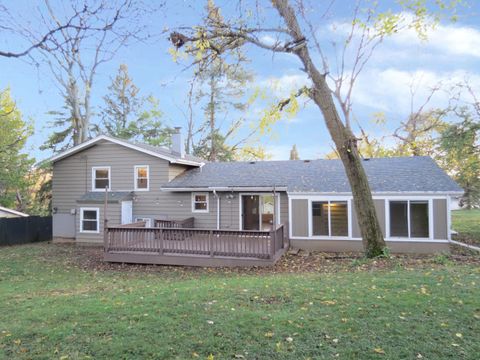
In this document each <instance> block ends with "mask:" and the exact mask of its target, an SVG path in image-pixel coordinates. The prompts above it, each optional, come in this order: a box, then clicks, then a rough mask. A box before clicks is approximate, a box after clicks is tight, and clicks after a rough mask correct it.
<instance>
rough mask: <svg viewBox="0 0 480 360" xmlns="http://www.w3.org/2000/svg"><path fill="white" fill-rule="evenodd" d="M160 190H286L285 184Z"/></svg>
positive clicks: (164, 189) (167, 189) (166, 189)
mask: <svg viewBox="0 0 480 360" xmlns="http://www.w3.org/2000/svg"><path fill="white" fill-rule="evenodd" d="M161 190H162V191H170V192H192V191H225V192H231V191H234V192H248V191H259V192H261V191H287V187H286V186H208V187H183V188H182V187H176V188H172V187H170V188H169V187H162V188H161Z"/></svg>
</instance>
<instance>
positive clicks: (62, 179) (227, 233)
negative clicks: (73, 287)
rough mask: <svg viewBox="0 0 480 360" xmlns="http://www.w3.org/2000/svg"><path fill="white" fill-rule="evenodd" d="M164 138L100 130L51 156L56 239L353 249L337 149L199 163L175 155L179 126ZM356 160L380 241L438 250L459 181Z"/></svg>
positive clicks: (219, 248) (198, 251)
mask: <svg viewBox="0 0 480 360" xmlns="http://www.w3.org/2000/svg"><path fill="white" fill-rule="evenodd" d="M172 143H173V146H172V149H166V148H161V147H153V146H149V145H145V144H137V143H131V142H128V141H125V140H120V139H116V138H111V137H108V136H104V135H102V136H99V137H97V138H95V139H92V140H89V141H87V142H85V143H83V144H80V145H78V146H75V147H73V148H71V149H69V150H67V151H65V152H64V153H61V154H59V155H57V156H55V157H53V158H52V162H53V184H52V187H53V190H52V191H53V198H52V206H53V235H54V238H69V239H73V240H74V241H76V242H77V243H90V244H91V243H99V244H103V245H104V246H106V247H108V248H111V249H116V253H122V254H123V255H122V256H117V257H112V256H110V257H109V260H111V261H125V262H128V261H133V260H134V261H133V262H157V263H174V264H177V263H178V262H175V261H173V260H171V256H170V257H167V258H166V259H164V258H165V257H166V256H167V255H166V254H170V255H172V254H177V255H180V254H181V255H186V254H189V256H191V257H192V259H193V258H194V257H195V258H201V257H202V256H207V255H208V256H210V257H211V258H216V257H217V255H218V256H219V257H220V255H221V257H222V258H223V257H227V256H231V257H232V256H233V257H237V258H255V259H256V260H258V258H259V257H260V258H261V257H264V258H265V259H267V258H268V259H270V260H272V259H273V260H275V259H276V258H278V256H280V255H281V253H282V251H284V250H285V247H286V246H287V245H286V244H288V243H289V244H290V246H293V247H296V248H302V249H315V250H322V251H357V250H361V249H362V244H361V237H360V230H359V227H358V224H357V220H356V219H357V215H356V213H355V209H354V207H353V203H352V195H351V191H350V186H349V183H348V180H347V177H346V175H345V171H344V168H343V165H342V163H341V162H340V161H339V160H290V161H258V162H254V161H252V162H230V163H205V162H203V161H202V160H201V159H198V158H195V157H193V156H189V155H187V154H185V152H184V149H183V141H182V138H181V134H180V131H179V130H177V132H176V133H175V134H174V135H173V137H172ZM364 167H365V170H366V173H367V176H368V179H369V182H370V186H371V189H372V192H373V197H374V202H375V208H376V210H377V215H378V218H379V221H380V225H381V228H382V231H383V232H384V236H385V238H386V240H387V243H388V246H389V247H390V249H391V250H392V251H394V252H437V251H445V250H447V251H448V242H449V239H450V199H451V197H452V196H456V195H459V194H461V193H462V189H461V188H460V187H459V186H458V185H457V184H456V183H455V182H454V181H453V180H451V179H450V177H449V176H448V175H447V174H446V173H445V172H444V171H443V170H441V169H440V168H439V167H438V166H437V165H436V163H435V162H434V161H433V160H432V159H430V158H429V157H398V158H378V159H365V160H364ZM105 212H106V217H105ZM105 219H107V220H108V231H106V232H104V220H105ZM128 224H130V225H128ZM139 226H141V228H140V227H139ZM185 228H189V229H190V230H189V232H187V231H186V230H185ZM279 237H281V240H279ZM212 239H213V240H212ZM252 239H255V240H252ZM218 241H220V243H218ZM133 244H136V245H133ZM114 245H115V246H114ZM152 249H154V250H155V251H154V252H155V253H156V255H155V256H153V255H152V256H150V255H151V254H150V255H149V256H147V255H146V253H149V252H152V251H150V250H152ZM131 251H134V252H135V254H136V257H135V258H131V257H130V258H128V257H127V255H125V254H126V253H129V252H131ZM140 253H142V254H143V253H145V254H143V255H145V256H147V257H145V256H144V257H143V258H142V256H143V255H142V256H140V255H139V254H140ZM158 254H160V255H161V256H163V257H164V258H162V259H160V260H159V256H160V255H158ZM177 258H178V256H177ZM132 259H133V260H132ZM192 259H187V258H186V257H182V261H180V262H181V263H185V264H191V262H189V261H194V260H192ZM202 261H203V260H202ZM194 262H195V261H194ZM247 263H248V262H247ZM264 263H267V262H266V261H265V262H264ZM195 264H197V263H196V262H195ZM199 264H203V265H204V264H212V262H211V259H210V262H206V261H205V262H200V263H199ZM218 264H219V265H221V264H222V262H221V261H218Z"/></svg>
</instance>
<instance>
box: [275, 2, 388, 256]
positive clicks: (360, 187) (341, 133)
mask: <svg viewBox="0 0 480 360" xmlns="http://www.w3.org/2000/svg"><path fill="white" fill-rule="evenodd" d="M273 5H274V6H275V8H276V9H277V10H278V12H279V14H280V16H281V17H282V18H283V19H284V20H285V23H286V24H287V28H288V31H289V32H290V35H291V36H292V37H293V39H294V41H295V42H296V43H297V44H302V42H304V40H305V37H304V36H303V34H302V31H301V28H300V26H299V24H298V21H297V18H296V16H295V12H294V10H293V9H292V8H291V7H290V5H289V4H288V1H287V0H274V1H273ZM293 52H294V53H295V54H296V55H297V56H298V57H299V58H300V60H301V61H302V63H303V66H304V71H305V72H306V73H307V74H308V76H309V77H310V79H311V80H312V82H313V88H312V89H311V90H310V94H309V95H310V97H311V98H312V100H313V101H314V102H315V104H316V105H317V106H318V107H319V108H320V110H321V112H322V114H323V117H324V119H325V123H326V125H327V128H328V131H329V133H330V135H331V137H332V139H333V141H334V143H335V147H336V149H337V151H338V153H339V155H340V159H341V160H342V163H343V165H344V167H345V171H346V174H347V177H348V180H349V183H350V187H351V189H352V194H353V200H354V201H353V202H354V206H355V210H356V212H357V215H358V216H357V217H358V222H359V224H358V225H359V227H360V232H361V234H362V242H363V246H364V249H365V255H366V256H367V257H374V256H378V255H381V254H382V253H383V250H384V248H385V246H386V245H385V240H384V238H383V234H382V231H381V228H380V224H379V222H378V219H377V216H376V213H375V205H374V202H373V198H372V193H371V191H370V186H369V184H368V179H367V175H366V173H365V170H364V168H363V164H362V159H361V158H360V155H359V153H358V150H357V139H356V137H355V136H354V134H353V133H352V131H351V130H350V128H349V127H348V126H346V125H345V124H344V123H343V122H342V119H341V118H340V116H339V114H338V111H337V108H336V106H335V102H334V100H333V97H332V93H331V91H330V88H329V87H328V84H327V82H326V79H325V76H324V75H322V74H321V73H320V72H319V71H318V69H317V68H316V66H315V65H314V63H313V61H312V59H311V57H310V54H309V51H308V48H307V46H306V44H305V45H304V46H298V47H297V49H296V50H294V51H293Z"/></svg>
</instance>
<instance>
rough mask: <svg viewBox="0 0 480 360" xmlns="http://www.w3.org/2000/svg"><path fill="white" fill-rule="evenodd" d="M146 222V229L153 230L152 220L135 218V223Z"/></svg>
mask: <svg viewBox="0 0 480 360" xmlns="http://www.w3.org/2000/svg"><path fill="white" fill-rule="evenodd" d="M140 221H145V227H147V228H151V227H152V219H151V218H147V217H136V218H134V222H140Z"/></svg>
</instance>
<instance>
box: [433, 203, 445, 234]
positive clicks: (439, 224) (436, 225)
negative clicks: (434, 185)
mask: <svg viewBox="0 0 480 360" xmlns="http://www.w3.org/2000/svg"><path fill="white" fill-rule="evenodd" d="M447 217H448V209H447V200H446V199H434V200H433V237H434V239H438V240H446V239H448V221H447Z"/></svg>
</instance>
